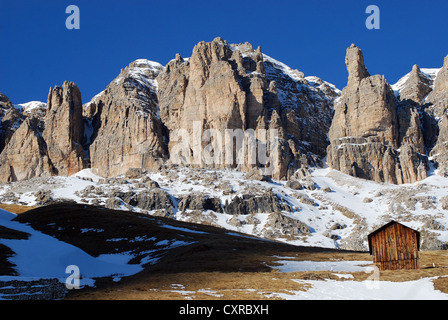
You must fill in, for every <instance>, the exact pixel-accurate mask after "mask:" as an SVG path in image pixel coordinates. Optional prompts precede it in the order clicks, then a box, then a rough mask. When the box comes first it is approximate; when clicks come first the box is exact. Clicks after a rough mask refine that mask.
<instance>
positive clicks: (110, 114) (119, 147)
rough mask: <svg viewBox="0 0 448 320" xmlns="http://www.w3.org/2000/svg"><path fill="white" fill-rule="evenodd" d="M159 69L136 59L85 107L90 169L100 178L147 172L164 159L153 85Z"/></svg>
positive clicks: (162, 131)
mask: <svg viewBox="0 0 448 320" xmlns="http://www.w3.org/2000/svg"><path fill="white" fill-rule="evenodd" d="M162 70H163V66H162V65H160V64H158V63H155V62H151V61H148V60H136V61H134V62H133V63H131V64H130V65H129V66H128V67H126V68H125V69H124V70H122V72H121V73H120V74H119V76H118V77H117V78H116V79H115V80H114V81H112V82H111V83H110V84H109V86H108V87H107V89H106V90H105V91H104V92H103V93H102V94H101V95H100V96H99V97H97V99H96V101H95V102H93V103H91V104H89V112H88V114H90V116H91V118H90V119H88V121H89V123H90V124H91V128H90V131H91V135H90V136H88V137H86V140H88V141H89V143H90V147H89V154H90V161H91V167H92V168H97V169H98V172H99V174H100V175H101V176H105V177H106V176H116V175H120V174H125V173H126V171H127V170H128V169H129V168H140V169H151V168H152V166H153V165H154V162H156V161H157V159H165V158H166V157H167V151H166V146H165V141H164V126H163V124H162V122H161V121H160V117H159V110H158V105H157V83H156V82H155V78H156V77H157V75H158V74H159V73H160V72H161V71H162Z"/></svg>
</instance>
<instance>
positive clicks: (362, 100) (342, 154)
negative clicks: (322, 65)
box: [327, 45, 427, 184]
mask: <svg viewBox="0 0 448 320" xmlns="http://www.w3.org/2000/svg"><path fill="white" fill-rule="evenodd" d="M346 65H347V70H348V72H349V80H348V83H347V87H346V88H344V90H343V91H342V96H341V98H340V99H339V100H338V101H337V103H336V104H335V115H334V118H333V122H332V125H331V128H330V131H329V138H330V143H331V144H330V146H329V147H328V149H327V151H328V157H327V161H328V164H329V165H330V167H332V168H334V169H337V170H340V171H342V172H344V173H347V174H350V175H352V176H355V177H361V178H365V179H370V180H374V181H379V182H387V183H398V184H401V183H408V182H415V181H418V180H421V179H424V178H426V171H427V160H426V155H425V154H424V153H425V149H424V148H425V147H424V141H423V133H422V129H421V125H420V118H419V114H418V111H417V110H415V109H412V108H411V107H410V106H406V105H401V106H400V108H398V104H399V103H397V102H396V100H395V96H394V92H393V91H392V89H391V87H390V85H389V84H388V83H387V81H386V80H385V78H384V76H380V75H374V76H369V74H368V72H367V70H366V68H365V66H364V58H363V55H362V52H361V50H360V49H359V48H358V47H356V46H355V45H352V46H351V47H350V48H348V49H347V55H346Z"/></svg>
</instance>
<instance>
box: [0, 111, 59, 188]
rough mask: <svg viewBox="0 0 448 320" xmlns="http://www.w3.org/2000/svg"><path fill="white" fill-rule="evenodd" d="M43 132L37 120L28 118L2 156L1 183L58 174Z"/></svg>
mask: <svg viewBox="0 0 448 320" xmlns="http://www.w3.org/2000/svg"><path fill="white" fill-rule="evenodd" d="M41 130H42V129H41V128H40V127H39V121H38V120H37V119H35V118H28V119H25V121H23V123H22V124H21V125H20V127H19V128H18V129H17V130H16V131H15V132H14V134H13V136H12V137H11V139H10V141H9V142H8V144H7V145H6V146H5V148H4V149H3V151H2V153H1V154H0V180H1V181H9V182H11V181H17V180H26V179H31V178H34V177H40V176H50V175H54V174H55V173H56V170H55V168H54V166H53V164H52V162H51V160H50V158H49V157H48V154H47V148H46V143H45V141H44V139H43V138H42V136H41V132H42V131H41Z"/></svg>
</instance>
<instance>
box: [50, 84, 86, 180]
mask: <svg viewBox="0 0 448 320" xmlns="http://www.w3.org/2000/svg"><path fill="white" fill-rule="evenodd" d="M42 138H43V139H44V141H45V142H46V146H47V153H48V156H49V157H50V159H51V161H52V163H53V165H54V167H55V170H56V173H57V174H58V175H72V174H74V173H76V172H78V171H80V170H82V169H84V168H86V167H87V163H86V159H85V155H84V151H83V148H82V143H83V138H84V123H83V118H82V100H81V92H80V91H79V88H78V87H77V85H76V84H75V83H73V82H68V81H66V82H64V84H63V85H62V87H59V86H56V87H54V88H50V92H49V94H48V102H47V110H46V116H45V129H44V131H43V134H42Z"/></svg>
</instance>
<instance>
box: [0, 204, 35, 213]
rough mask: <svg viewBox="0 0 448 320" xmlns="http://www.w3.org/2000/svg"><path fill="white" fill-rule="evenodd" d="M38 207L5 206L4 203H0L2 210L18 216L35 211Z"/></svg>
mask: <svg viewBox="0 0 448 320" xmlns="http://www.w3.org/2000/svg"><path fill="white" fill-rule="evenodd" d="M35 208H36V207H33V206H22V205H18V204H4V203H0V209H3V210H6V211H9V212H12V213H16V214H21V213H24V212H27V211H30V210H33V209H35Z"/></svg>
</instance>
